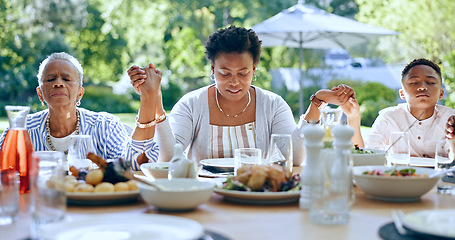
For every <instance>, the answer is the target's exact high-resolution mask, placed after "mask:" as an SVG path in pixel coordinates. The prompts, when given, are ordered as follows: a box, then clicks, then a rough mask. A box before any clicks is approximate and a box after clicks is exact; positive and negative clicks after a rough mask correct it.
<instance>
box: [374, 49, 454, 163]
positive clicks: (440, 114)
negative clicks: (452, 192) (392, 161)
mask: <svg viewBox="0 0 455 240" xmlns="http://www.w3.org/2000/svg"><path fill="white" fill-rule="evenodd" d="M401 84H402V89H400V90H399V94H400V98H401V99H404V100H406V103H402V104H398V105H397V106H394V107H388V108H385V109H383V110H381V111H380V112H379V116H378V118H376V120H375V122H374V123H373V126H372V129H371V134H370V135H369V136H367V138H366V141H365V147H366V148H376V147H378V146H388V145H390V144H391V143H390V142H389V136H390V133H391V132H404V131H406V130H407V129H408V128H409V126H411V125H412V124H413V123H414V122H415V123H414V125H413V126H412V127H411V128H410V129H409V131H408V133H409V140H410V147H411V156H413V157H427V158H434V156H435V148H436V142H437V140H440V139H444V138H445V137H446V133H447V136H448V137H449V138H450V136H449V135H450V134H451V133H452V132H453V127H452V125H453V120H454V119H452V120H451V121H452V122H449V121H448V119H449V117H451V116H452V115H455V110H454V109H452V108H449V107H446V106H441V105H437V102H438V100H439V99H442V97H443V96H444V89H442V77H441V69H440V68H439V66H438V65H436V64H435V63H434V62H432V61H430V60H427V59H423V58H421V59H414V60H413V61H412V62H410V63H409V64H408V65H407V66H406V67H405V68H404V69H403V72H402V74H401ZM452 136H453V134H452ZM445 149H447V153H449V146H448V145H447V146H446V147H445Z"/></svg>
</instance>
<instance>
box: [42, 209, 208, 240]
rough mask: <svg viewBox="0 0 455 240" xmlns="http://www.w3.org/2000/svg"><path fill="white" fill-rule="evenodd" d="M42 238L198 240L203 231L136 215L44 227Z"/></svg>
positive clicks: (189, 223)
mask: <svg viewBox="0 0 455 240" xmlns="http://www.w3.org/2000/svg"><path fill="white" fill-rule="evenodd" d="M42 234H43V238H44V239H52V240H79V239H176V240H179V239H181V240H183V239H200V238H201V237H203V236H204V228H203V227H202V225H201V224H200V223H198V222H196V221H194V220H191V219H187V218H183V217H176V216H167V215H158V214H139V213H133V214H132V213H128V214H124V213H123V214H122V213H115V214H100V215H96V216H91V217H89V218H80V219H75V220H72V221H61V222H55V223H51V224H46V226H44V227H43V229H42Z"/></svg>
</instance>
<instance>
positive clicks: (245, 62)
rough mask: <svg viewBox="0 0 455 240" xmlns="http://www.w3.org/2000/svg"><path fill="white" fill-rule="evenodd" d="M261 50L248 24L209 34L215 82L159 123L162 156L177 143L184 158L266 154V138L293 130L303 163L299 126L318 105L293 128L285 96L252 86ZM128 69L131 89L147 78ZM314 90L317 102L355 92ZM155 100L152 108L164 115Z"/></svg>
mask: <svg viewBox="0 0 455 240" xmlns="http://www.w3.org/2000/svg"><path fill="white" fill-rule="evenodd" d="M260 54H261V41H260V40H259V39H258V36H257V35H256V34H255V32H254V31H253V30H251V29H245V28H241V27H235V26H231V27H229V28H225V29H221V30H219V31H218V32H216V33H214V34H212V35H211V36H210V38H209V40H208V41H207V43H206V58H207V59H208V60H209V61H210V63H211V74H210V79H211V80H212V81H213V82H214V84H212V85H209V86H206V87H203V88H200V89H198V90H195V91H193V92H190V93H188V94H186V95H185V96H183V97H182V98H181V99H180V101H179V102H178V103H177V104H176V105H175V106H174V108H173V109H172V111H171V114H170V117H169V120H166V121H164V122H163V123H162V124H158V125H157V133H158V134H157V135H158V136H159V137H158V138H157V141H158V143H159V145H160V149H161V151H160V160H162V161H169V159H170V158H171V157H172V149H173V147H172V146H173V144H174V143H175V142H178V143H181V144H182V145H183V147H184V148H187V147H189V149H188V153H187V154H188V158H190V159H195V160H197V161H199V160H201V159H207V158H230V157H232V156H233V152H234V149H236V148H244V147H252V148H260V149H262V152H263V153H264V154H266V153H267V150H268V148H269V144H270V137H271V135H272V134H275V133H276V134H290V135H292V139H293V143H294V144H293V145H294V153H293V161H294V165H300V164H301V163H302V162H303V159H304V154H303V153H304V151H303V144H302V143H303V139H302V137H301V136H300V135H301V131H300V128H301V127H302V126H303V125H305V124H307V121H310V120H316V121H317V120H318V119H319V108H318V107H315V106H312V107H310V108H309V111H308V112H307V114H306V115H305V116H304V117H302V118H301V121H300V123H299V127H297V126H296V124H295V121H294V117H293V115H292V112H291V109H290V107H289V105H288V104H287V103H286V102H285V101H284V100H283V98H281V97H280V96H278V95H277V94H275V93H272V92H269V91H267V90H263V89H261V88H259V87H257V86H253V85H251V83H252V82H254V81H256V79H257V76H256V70H257V66H258V63H259V59H260ZM128 74H129V76H130V79H131V83H132V85H133V86H134V87H135V88H138V87H140V85H141V84H143V82H144V81H146V80H147V76H146V74H145V71H144V69H142V68H140V67H138V66H132V67H131V68H130V69H129V70H128ZM316 95H317V98H314V97H313V100H314V101H316V99H317V100H319V102H321V103H322V102H323V101H324V102H327V103H332V104H338V105H339V104H350V101H348V100H349V98H350V97H351V96H354V91H353V90H352V89H351V88H349V87H347V86H344V85H342V86H339V87H337V88H335V89H333V91H331V90H321V91H318V93H317V94H316ZM351 101H352V100H351ZM354 101H355V100H354ZM158 102H159V104H158V105H157V109H156V110H155V112H156V113H157V114H164V110H163V108H162V103H160V101H158ZM312 104H313V103H312ZM359 116H360V115H359ZM359 123H360V121H359ZM359 129H360V128H359ZM172 132H173V133H174V134H172ZM174 137H175V139H174Z"/></svg>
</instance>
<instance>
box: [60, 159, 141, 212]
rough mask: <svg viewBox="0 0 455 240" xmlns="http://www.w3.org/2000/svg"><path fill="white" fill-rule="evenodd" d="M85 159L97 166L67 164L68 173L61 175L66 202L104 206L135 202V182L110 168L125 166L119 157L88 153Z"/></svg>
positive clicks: (136, 193) (137, 190)
mask: <svg viewBox="0 0 455 240" xmlns="http://www.w3.org/2000/svg"><path fill="white" fill-rule="evenodd" d="M87 158H88V159H90V160H92V161H93V162H94V163H96V164H97V165H98V167H99V168H98V169H93V170H86V169H78V168H76V167H74V166H71V167H70V172H71V175H68V176H66V177H65V183H64V184H65V188H66V197H67V201H68V204H75V205H108V204H120V203H126V202H133V201H137V200H138V197H139V195H140V193H139V188H138V186H137V182H136V181H134V180H128V179H127V178H125V177H124V176H123V175H121V174H120V173H119V172H117V171H116V170H115V169H114V165H116V168H117V169H118V168H119V167H122V168H126V169H129V167H130V166H129V165H128V164H127V162H125V161H123V160H122V159H115V160H110V161H106V160H104V159H103V158H101V157H99V156H96V155H95V154H92V153H89V155H88V156H87Z"/></svg>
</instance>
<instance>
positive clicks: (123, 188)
mask: <svg viewBox="0 0 455 240" xmlns="http://www.w3.org/2000/svg"><path fill="white" fill-rule="evenodd" d="M114 188H115V189H114V190H115V192H127V191H129V187H128V184H126V183H125V182H118V183H116V184H115V185H114Z"/></svg>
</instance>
